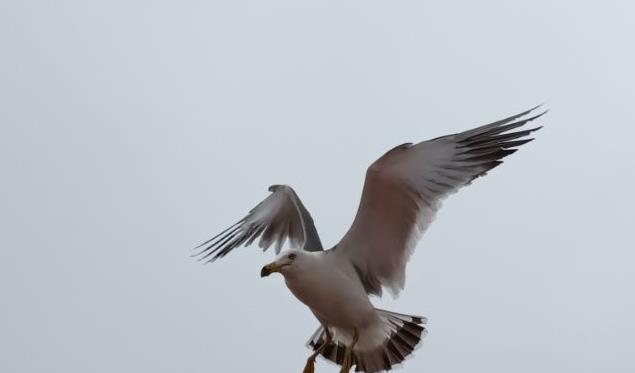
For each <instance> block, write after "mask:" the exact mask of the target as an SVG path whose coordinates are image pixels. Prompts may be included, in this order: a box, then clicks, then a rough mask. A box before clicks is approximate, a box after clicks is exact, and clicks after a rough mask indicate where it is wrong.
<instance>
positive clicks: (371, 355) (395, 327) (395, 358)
mask: <svg viewBox="0 0 635 373" xmlns="http://www.w3.org/2000/svg"><path fill="white" fill-rule="evenodd" d="M376 311H377V313H378V315H379V322H378V323H376V325H373V326H371V327H370V328H368V329H364V330H360V331H359V341H358V342H357V344H356V345H355V346H356V347H355V348H354V349H353V364H354V365H355V367H356V368H355V371H356V372H366V373H374V372H380V371H387V370H391V369H392V368H393V367H394V366H395V365H398V364H400V363H401V362H402V361H404V360H405V359H406V358H407V357H409V356H410V355H411V354H412V352H413V351H414V349H415V348H416V347H417V346H418V345H419V342H420V341H421V339H422V338H423V337H425V335H426V334H427V330H426V328H425V324H426V322H427V319H426V318H425V317H419V316H409V315H403V314H400V313H395V312H389V311H384V310H380V309H376ZM329 330H330V331H331V335H332V337H333V339H332V341H331V342H330V343H329V344H328V345H326V346H325V347H324V349H323V350H322V352H321V353H320V355H322V356H323V357H324V358H326V359H327V360H330V361H332V362H334V363H336V364H338V365H342V363H343V362H344V354H345V351H346V345H350V341H351V337H350V331H344V330H339V329H338V328H329ZM326 339H327V338H326V332H325V330H324V328H323V327H321V326H320V327H319V328H318V329H317V330H316V331H315V333H313V335H312V336H311V339H309V341H308V343H307V346H308V347H309V348H311V349H313V350H314V351H316V350H317V349H318V348H320V347H321V346H322V345H323V344H324V343H325V342H326Z"/></svg>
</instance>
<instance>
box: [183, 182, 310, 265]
mask: <svg viewBox="0 0 635 373" xmlns="http://www.w3.org/2000/svg"><path fill="white" fill-rule="evenodd" d="M269 191H270V192H272V193H271V194H270V195H269V196H268V197H267V198H265V199H264V200H263V201H262V202H260V203H259V204H258V205H257V206H256V207H254V208H253V209H251V211H249V214H247V216H245V217H244V218H242V219H241V220H240V221H238V222H237V223H236V224H234V225H232V226H231V227H229V228H227V229H226V230H224V231H223V232H221V233H219V234H218V235H216V236H214V237H213V238H211V239H210V240H207V241H205V242H203V243H202V244H201V245H199V246H198V247H196V248H197V249H199V248H203V247H204V249H202V250H201V251H200V252H198V253H196V254H194V255H193V256H198V257H199V260H207V261H208V262H211V261H214V260H216V259H218V258H221V257H223V256H225V255H227V254H228V253H229V252H230V251H232V250H234V249H235V248H237V247H238V246H240V245H242V244H244V245H245V246H248V245H250V244H251V243H253V242H254V241H255V240H256V239H257V238H258V237H260V241H259V242H258V245H259V246H260V247H261V248H262V249H263V251H266V250H267V249H268V248H269V247H270V246H271V245H272V244H274V243H275V245H276V246H275V247H276V253H279V252H280V249H281V248H282V245H283V244H284V242H285V241H286V240H287V239H288V240H289V243H290V246H291V247H292V248H295V249H304V250H307V251H321V250H322V243H321V242H320V237H319V236H318V234H317V230H316V229H315V225H314V224H313V219H312V218H311V215H310V214H309V212H308V211H307V209H306V208H305V207H304V205H303V204H302V202H301V201H300V198H299V197H298V195H297V194H296V193H295V191H294V190H293V189H292V188H291V187H290V186H287V185H272V186H270V187H269Z"/></svg>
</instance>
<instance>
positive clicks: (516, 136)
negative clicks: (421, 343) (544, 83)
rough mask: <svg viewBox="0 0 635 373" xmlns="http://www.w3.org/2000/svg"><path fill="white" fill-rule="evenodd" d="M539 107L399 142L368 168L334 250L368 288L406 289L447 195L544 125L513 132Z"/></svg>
mask: <svg viewBox="0 0 635 373" xmlns="http://www.w3.org/2000/svg"><path fill="white" fill-rule="evenodd" d="M534 109H535V108H534ZM534 109H531V110H528V111H525V112H523V113H520V114H518V115H514V116H511V117H509V118H506V119H503V120H499V121H496V122H494V123H490V124H487V125H484V126H481V127H477V128H474V129H471V130H468V131H465V132H461V133H457V134H454V135H449V136H443V137H439V138H436V139H433V140H428V141H424V142H420V143H418V144H403V145H400V146H398V147H396V148H394V149H392V150H390V151H388V152H387V153H386V154H384V155H383V156H382V157H380V158H379V159H378V160H377V161H375V163H373V164H372V165H371V166H370V167H369V168H368V171H367V172H366V181H365V182H364V190H363V192H362V199H361V202H360V204H359V209H358V210H357V215H356V216H355V220H354V221H353V225H352V226H351V228H350V229H349V230H348V232H347V233H346V234H345V235H344V237H343V238H342V240H341V241H340V243H339V244H338V245H337V250H336V252H338V254H339V255H343V256H345V257H346V258H347V259H348V260H350V261H351V262H352V263H353V265H354V266H355V269H356V270H357V272H358V275H359V276H360V278H361V279H362V282H363V284H364V287H365V288H366V291H367V292H368V293H370V294H375V295H381V293H382V287H386V288H388V289H389V290H391V291H392V292H393V294H395V295H396V294H397V293H398V292H399V291H400V290H401V289H403V286H404V281H405V268H406V263H407V261H408V259H409V257H410V254H411V253H412V251H413V250H414V248H415V246H416V244H417V242H418V240H419V238H420V237H421V235H422V234H423V232H424V231H425V230H426V229H427V228H428V226H429V225H430V223H431V222H432V219H433V218H434V216H435V214H436V212H437V210H438V209H439V208H440V207H441V201H442V200H443V199H444V198H445V197H446V196H448V195H449V194H451V193H453V192H455V191H457V190H458V189H459V188H461V187H462V186H465V185H468V184H470V183H471V182H472V180H474V179H475V178H477V177H479V176H482V175H485V174H486V173H487V172H488V171H489V170H491V169H492V168H494V167H496V166H498V165H500V164H501V163H502V158H504V157H506V156H508V155H510V154H512V153H514V152H515V151H516V150H517V149H516V148H517V147H518V146H521V145H523V144H525V143H527V142H529V141H531V140H532V139H530V138H527V136H529V135H530V134H531V133H532V132H533V131H535V130H537V129H538V128H532V129H520V130H518V131H514V130H515V129H519V128H520V127H522V126H524V125H525V124H527V123H528V122H530V121H532V120H534V119H536V118H538V117H539V116H541V115H542V114H544V113H542V114H538V115H535V116H528V114H529V113H530V112H532V111H533V110H534Z"/></svg>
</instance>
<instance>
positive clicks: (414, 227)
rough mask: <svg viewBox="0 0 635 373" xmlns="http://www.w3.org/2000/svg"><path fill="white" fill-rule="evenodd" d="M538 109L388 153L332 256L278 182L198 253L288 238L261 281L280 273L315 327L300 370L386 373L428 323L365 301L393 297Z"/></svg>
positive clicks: (373, 170) (278, 243) (521, 139)
mask: <svg viewBox="0 0 635 373" xmlns="http://www.w3.org/2000/svg"><path fill="white" fill-rule="evenodd" d="M534 109H535V108H534ZM534 109H531V110H528V111H526V112H523V113H521V114H518V115H514V116H512V117H509V118H506V119H503V120H499V121H496V122H493V123H490V124H487V125H484V126H480V127H477V128H474V129H471V130H468V131H465V132H461V133H457V134H453V135H448V136H443V137H438V138H435V139H432V140H428V141H423V142H420V143H417V144H411V143H406V144H402V145H399V146H397V147H395V148H393V149H391V150H389V151H388V152H387V153H386V154H384V155H383V156H382V157H380V158H379V159H378V160H377V161H375V162H374V163H373V164H372V165H371V166H370V167H369V168H368V170H367V172H366V181H365V183H364V190H363V192H362V198H361V201H360V205H359V208H358V211H357V215H356V216H355V220H354V221H353V224H352V226H351V228H350V229H349V230H348V232H347V233H346V234H345V235H344V237H343V238H342V239H341V240H340V242H339V243H338V244H337V245H335V246H334V248H332V249H330V250H326V251H325V250H323V248H322V244H321V241H320V238H319V236H318V234H317V230H316V229H315V226H314V224H313V219H312V218H311V215H310V214H309V212H308V211H307V209H306V208H305V207H304V205H303V204H302V202H301V201H300V199H299V197H298V196H297V194H296V193H295V191H294V190H293V189H292V188H291V187H289V186H286V185H274V186H272V187H270V189H269V190H270V191H271V192H272V194H271V195H269V197H267V198H266V199H265V200H263V201H262V202H260V203H259V204H258V205H257V206H256V207H254V208H253V209H252V210H251V211H250V212H249V214H248V215H247V216H246V217H245V218H243V219H242V220H240V221H239V222H238V223H236V224H234V225H233V226H231V227H230V228H228V229H227V230H225V231H224V232H222V233H221V234H219V235H217V236H216V237H214V238H212V239H211V240H208V241H207V242H205V243H204V244H202V245H201V246H205V248H204V249H203V250H202V251H201V252H200V253H199V254H197V255H201V258H202V259H207V258H209V257H210V256H212V255H213V256H212V258H211V259H209V261H213V260H215V259H217V258H220V257H223V256H225V255H226V254H227V253H229V252H231V251H232V250H234V249H235V248H236V247H238V246H240V245H242V244H245V246H246V245H249V244H251V243H252V242H253V241H254V240H256V239H257V238H260V240H259V245H260V247H262V248H263V249H265V250H266V249H267V248H268V247H270V246H271V245H272V244H274V243H275V247H276V252H277V253H280V251H281V248H282V246H283V244H284V242H285V241H286V240H289V242H290V246H291V249H290V250H287V251H285V252H283V253H281V254H279V255H278V257H277V259H276V260H275V261H274V262H272V263H270V264H269V265H266V266H265V267H263V269H262V272H261V275H262V276H263V277H264V276H268V275H269V274H271V273H273V272H279V273H280V274H282V275H283V276H284V278H285V282H286V285H287V287H288V288H289V290H290V291H291V292H292V293H293V294H294V295H295V296H296V297H297V298H298V299H299V300H300V301H301V302H302V303H304V304H305V305H307V306H308V307H309V309H310V310H311V311H312V312H313V314H314V315H315V317H316V318H317V319H318V321H319V322H320V324H321V326H320V328H318V330H317V331H316V332H315V333H314V334H313V336H312V337H311V339H310V340H309V343H308V345H309V347H311V348H312V349H313V350H314V353H313V354H312V355H311V356H310V357H309V359H308V361H307V364H306V367H305V370H304V372H305V373H311V372H313V362H314V360H315V358H316V356H318V355H322V356H323V357H325V358H326V359H328V360H331V361H333V362H335V363H337V364H339V365H341V366H342V369H341V372H348V371H349V369H350V368H351V367H352V366H355V367H356V370H357V371H363V372H369V373H374V372H379V371H382V370H390V369H392V368H393V367H394V366H395V365H397V364H400V363H401V362H402V361H403V360H404V359H405V358H406V357H408V356H409V355H410V354H411V353H412V351H413V350H414V349H415V347H416V346H417V345H418V344H419V342H420V340H421V338H422V337H423V336H424V335H425V334H426V329H425V326H424V325H425V324H426V319H425V318H424V317H418V316H409V315H404V314H399V313H394V312H389V311H384V310H380V309H377V308H375V307H374V306H373V304H372V303H371V301H370V298H369V297H370V296H371V295H374V296H381V295H382V293H383V290H388V291H390V292H391V293H392V294H393V295H395V296H396V295H398V294H399V292H400V291H401V290H402V289H403V288H404V285H405V268H406V264H407V262H408V260H409V258H410V256H411V254H412V253H413V251H414V249H415V247H416V244H417V242H418V240H419V238H420V237H421V236H422V234H423V233H424V232H425V230H426V229H427V227H428V226H429V225H430V224H431V222H432V220H433V218H434V216H435V214H436V212H437V211H438V209H439V208H440V207H441V201H442V200H443V199H445V198H446V197H447V196H448V195H450V194H452V193H454V192H456V191H457V190H458V189H459V188H461V187H463V186H465V185H469V184H470V183H471V182H472V181H473V180H474V179H475V178H477V177H479V176H483V175H485V174H486V173H487V172H488V171H489V170H491V169H493V168H495V167H496V166H498V165H500V164H501V163H502V158H504V157H506V156H508V155H510V154H512V153H514V152H515V151H516V150H517V149H516V148H517V147H519V146H521V145H523V144H525V143H527V142H529V141H531V140H532V139H527V138H525V137H526V136H528V135H529V134H530V133H532V132H533V131H536V130H537V129H539V128H534V129H528V130H520V131H515V132H512V130H514V129H516V128H519V127H522V126H524V125H525V124H526V123H528V122H530V121H532V120H534V119H536V118H538V117H540V116H541V115H542V114H539V115H536V116H533V117H528V118H525V119H522V118H523V117H525V116H526V115H527V114H529V113H530V112H531V111H532V110H534ZM543 114H544V113H543Z"/></svg>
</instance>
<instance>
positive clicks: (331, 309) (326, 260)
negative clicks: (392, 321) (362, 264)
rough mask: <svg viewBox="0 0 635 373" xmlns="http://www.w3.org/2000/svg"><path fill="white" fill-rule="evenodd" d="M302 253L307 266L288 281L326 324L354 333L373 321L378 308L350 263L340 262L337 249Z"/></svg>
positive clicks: (292, 288)
mask: <svg viewBox="0 0 635 373" xmlns="http://www.w3.org/2000/svg"><path fill="white" fill-rule="evenodd" d="M299 254H300V255H302V256H306V257H307V258H306V263H307V264H306V265H304V264H305V263H304V262H303V263H302V264H303V266H302V272H294V273H290V274H286V275H285V282H286V284H287V287H288V288H289V290H291V292H292V293H293V295H295V296H296V298H298V300H300V301H301V302H302V303H304V304H305V305H306V306H307V307H309V308H310V309H311V312H313V314H314V315H315V317H317V319H318V320H320V322H321V323H322V324H324V325H331V326H333V327H338V328H349V329H351V330H352V328H362V327H365V326H367V325H368V324H369V323H371V322H372V321H373V319H374V318H375V317H376V314H375V308H374V307H373V305H372V303H371V302H370V299H369V298H368V294H366V291H364V286H363V284H362V283H361V281H360V280H359V278H358V277H357V274H356V273H355V269H354V268H353V267H352V265H350V263H349V262H346V261H341V260H338V253H337V251H336V250H328V251H318V252H312V253H299ZM302 259H304V258H302Z"/></svg>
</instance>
